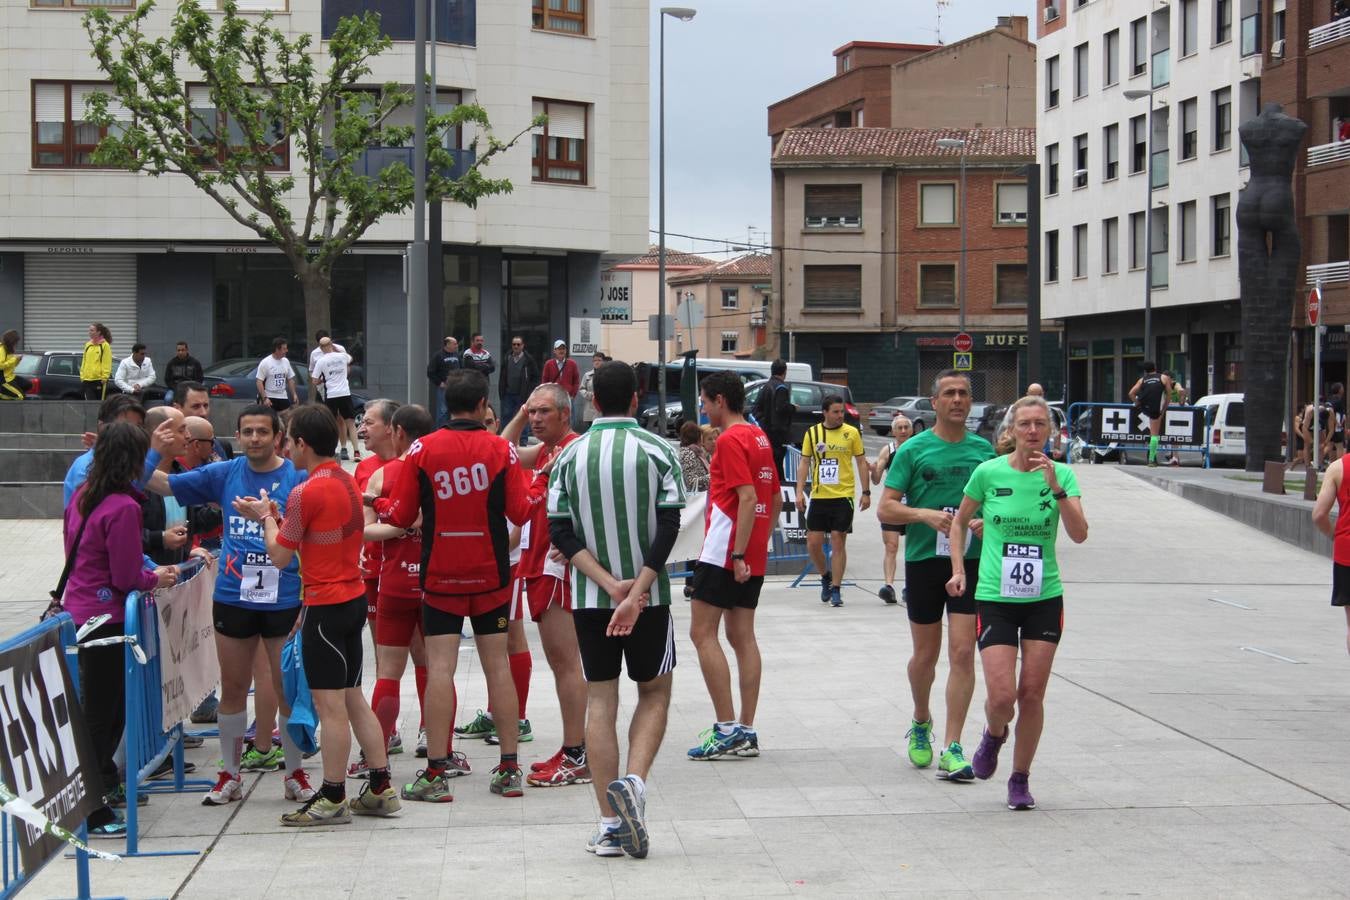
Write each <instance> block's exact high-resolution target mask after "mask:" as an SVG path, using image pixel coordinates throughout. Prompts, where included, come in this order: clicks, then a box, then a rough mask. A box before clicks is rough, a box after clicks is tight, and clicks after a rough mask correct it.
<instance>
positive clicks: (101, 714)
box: [62, 422, 178, 837]
mask: <svg viewBox="0 0 1350 900" xmlns="http://www.w3.org/2000/svg"><path fill="white" fill-rule="evenodd" d="M149 449H150V437H149V435H147V434H146V433H145V430H144V429H142V428H141V427H140V426H139V425H134V424H132V423H130V422H114V423H113V424H111V425H109V426H107V427H106V428H104V430H103V431H102V432H100V433H99V436H98V442H97V443H96V444H94V463H93V465H92V466H91V467H90V469H89V479H88V480H87V481H86V482H85V483H84V485H83V486H81V487H80V489H79V490H78V491H77V492H76V493H75V495H74V497H72V498H71V502H70V505H69V506H67V507H66V517H65V545H66V555H67V556H70V555H71V554H74V555H75V562H74V565H72V566H71V572H70V578H69V580H68V581H67V582H66V590H65V594H64V595H63V597H62V599H63V602H64V605H65V608H66V612H68V613H70V615H71V618H73V619H74V620H75V625H76V626H77V627H78V626H81V625H83V624H84V623H85V622H87V621H88V620H89V619H91V618H93V617H94V616H97V615H102V614H104V613H106V614H108V615H109V616H111V618H110V619H109V620H108V621H107V622H105V623H104V624H102V625H100V626H99V627H98V628H96V629H94V630H93V631H92V632H90V633H89V634H88V635H87V636H86V640H93V639H96V638H106V637H116V636H121V635H122V634H123V633H124V632H123V622H124V621H125V619H126V609H125V606H126V599H127V594H129V593H131V592H132V591H149V590H153V589H154V588H157V587H168V586H170V585H172V584H173V583H174V582H175V581H176V580H177V573H178V570H177V569H175V568H174V567H173V566H161V567H159V568H157V569H153V570H152V569H147V568H145V567H144V563H143V561H142V556H141V504H140V495H139V494H138V493H137V491H136V489H135V488H133V487H132V486H131V485H132V482H133V481H134V480H135V479H137V478H139V477H140V475H141V473H142V470H143V469H144V468H145V455H146V453H147V452H149ZM81 527H83V529H84V532H83V534H81V533H80V530H81ZM77 537H78V538H79V546H78V547H76V546H75V543H76V538H77ZM122 654H123V649H122V645H121V644H120V643H118V644H109V645H107V646H103V647H87V648H83V649H81V650H80V690H81V693H82V694H83V696H82V697H81V698H80V700H81V704H82V705H83V707H84V717H85V721H86V723H87V724H88V727H89V735H90V737H91V738H92V739H93V743H94V750H95V752H96V753H97V756H98V762H99V766H100V768H101V769H102V772H103V783H104V790H106V791H107V792H108V794H107V795H105V796H106V798H107V799H108V800H110V801H112V802H116V799H115V798H117V797H122V798H125V796H126V793H125V790H126V789H125V786H124V785H122V782H121V777H120V776H119V775H118V772H117V763H116V762H115V761H114V759H113V754H114V752H115V751H116V750H117V744H118V742H119V741H120V740H121V739H122V730H123V728H124V727H125V719H126V709H125V688H124V681H123V679H124V677H125V674H124V671H123V655H122ZM122 802H125V799H123V801H122ZM125 832H126V825H125V823H124V822H123V821H122V819H121V817H120V816H119V815H118V814H117V813H116V812H114V811H113V810H112V808H111V807H110V806H109V805H107V804H105V805H104V806H103V807H102V808H101V809H98V810H96V811H95V812H93V813H92V814H91V815H90V816H89V834H90V836H91V837H116V836H119V835H121V834H123V833H125Z"/></svg>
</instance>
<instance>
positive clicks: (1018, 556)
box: [999, 544, 1045, 600]
mask: <svg viewBox="0 0 1350 900" xmlns="http://www.w3.org/2000/svg"><path fill="white" fill-rule="evenodd" d="M1044 578H1045V560H1044V559H1042V558H1041V548H1040V547H1038V546H1036V545H1035V544H1004V545H1003V578H1002V582H1001V584H1000V586H999V594H1000V595H1001V596H1004V597H1007V598H1009V599H1011V600H1023V599H1028V598H1036V597H1039V596H1040V595H1041V586H1042V583H1043V581H1044Z"/></svg>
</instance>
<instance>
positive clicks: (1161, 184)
mask: <svg viewBox="0 0 1350 900" xmlns="http://www.w3.org/2000/svg"><path fill="white" fill-rule="evenodd" d="M1169 155H1170V154H1169V151H1167V150H1155V151H1154V152H1153V158H1152V159H1150V160H1149V168H1148V172H1149V175H1148V185H1149V187H1150V188H1152V189H1153V190H1155V191H1156V190H1157V189H1158V188H1165V187H1167V185H1168V183H1169V182H1168V173H1167V162H1168V157H1169Z"/></svg>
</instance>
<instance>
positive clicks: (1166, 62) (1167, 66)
mask: <svg viewBox="0 0 1350 900" xmlns="http://www.w3.org/2000/svg"><path fill="white" fill-rule="evenodd" d="M1171 80H1172V51H1171V50H1159V51H1158V52H1157V53H1155V54H1153V87H1155V88H1156V87H1162V86H1163V85H1164V84H1167V83H1168V82H1170V81H1171Z"/></svg>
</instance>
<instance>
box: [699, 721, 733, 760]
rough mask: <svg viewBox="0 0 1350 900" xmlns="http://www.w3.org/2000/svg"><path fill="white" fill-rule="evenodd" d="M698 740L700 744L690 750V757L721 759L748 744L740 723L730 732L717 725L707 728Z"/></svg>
mask: <svg viewBox="0 0 1350 900" xmlns="http://www.w3.org/2000/svg"><path fill="white" fill-rule="evenodd" d="M698 741H699V744H698V746H697V747H694V748H693V749H692V750H690V751H689V754H688V755H689V758H690V759H721V758H722V757H724V756H726V755H727V754H728V753H734V752H735V751H737V750H739V749H740V748H742V747H744V746H745V745H746V740H745V733H744V732H742V731H741V729H740V726H739V725H738V726H736V727H735V728H733V729H731V731H728V732H723V731H722V730H720V729H719V728H718V727H717V726H716V725H714V726H713V727H712V728H705V729H704V730H703V733H702V734H700V735H699V736H698Z"/></svg>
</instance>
